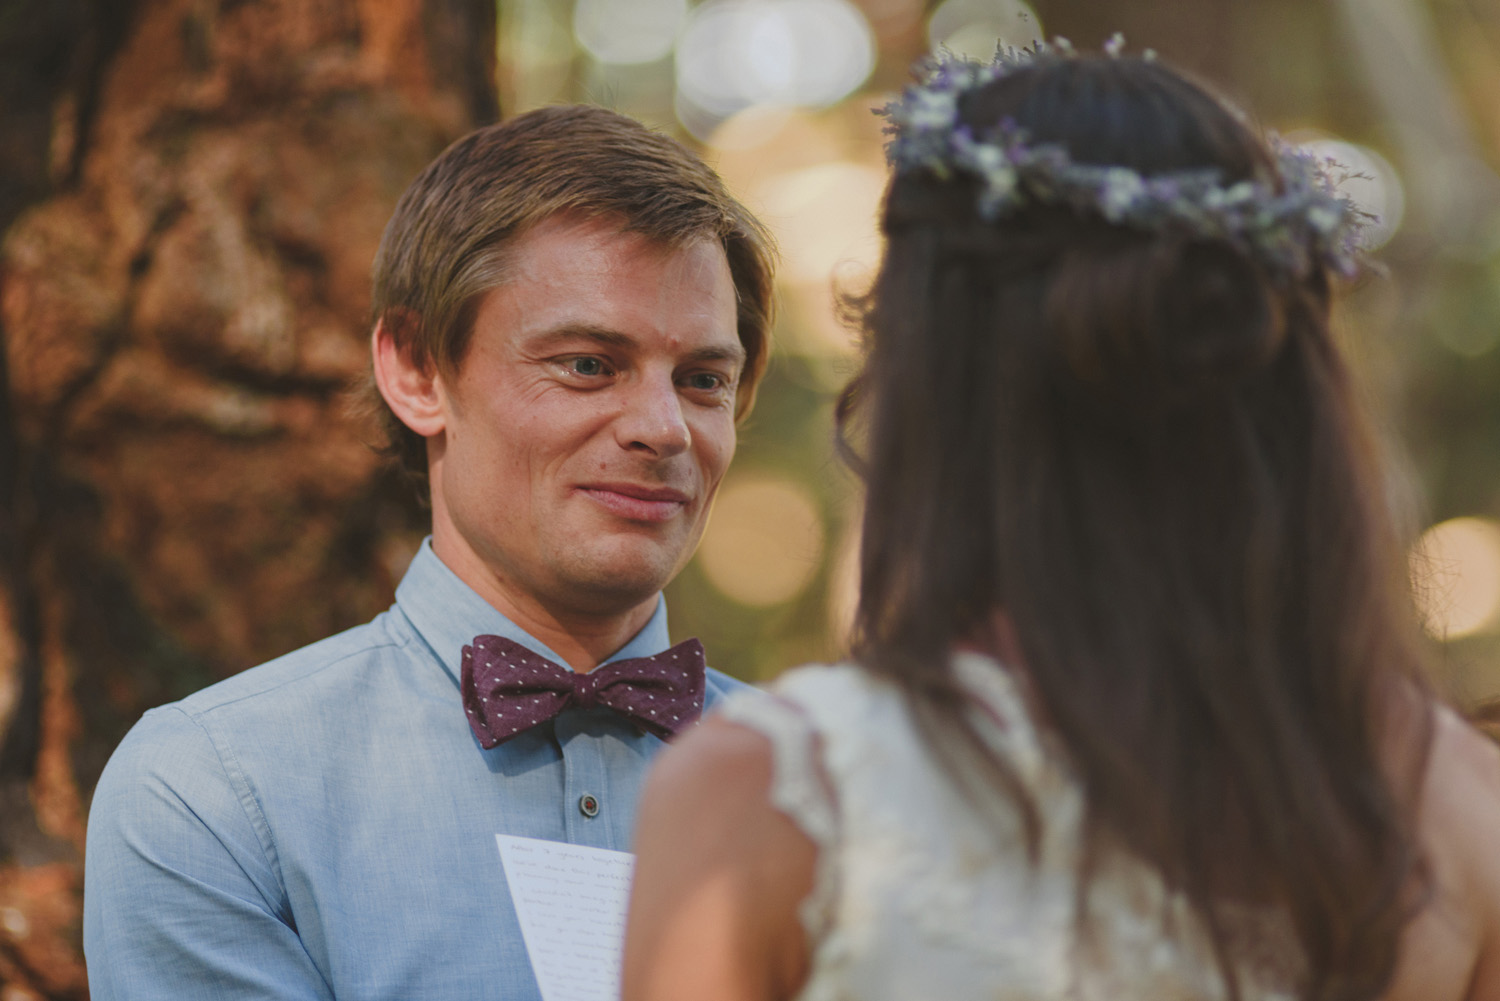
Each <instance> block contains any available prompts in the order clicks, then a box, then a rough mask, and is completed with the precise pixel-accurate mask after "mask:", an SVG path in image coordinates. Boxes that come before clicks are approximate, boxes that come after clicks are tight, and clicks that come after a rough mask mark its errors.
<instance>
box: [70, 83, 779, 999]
mask: <svg viewBox="0 0 1500 1001" xmlns="http://www.w3.org/2000/svg"><path fill="white" fill-rule="evenodd" d="M770 283H771V267H770V258H769V250H768V244H767V241H766V238H765V237H764V234H763V233H762V231H761V229H760V228H759V226H758V224H757V223H756V222H755V221H754V220H753V219H752V218H751V217H750V216H749V214H748V213H747V212H746V211H745V210H744V208H742V207H741V206H740V205H739V204H737V203H736V202H735V201H734V200H733V199H732V198H731V197H730V196H729V195H728V194H727V193H726V191H725V190H724V188H723V186H722V184H721V182H720V181H719V180H718V178H717V177H716V176H715V175H714V174H713V172H712V171H711V170H709V169H708V168H707V167H705V166H704V165H703V164H702V163H701V162H700V161H699V160H697V159H696V158H695V157H693V156H692V154H690V153H688V152H687V151H686V150H685V149H683V148H682V147H681V146H680V145H678V144H677V143H675V142H673V141H672V140H670V139H668V138H666V137H664V136H661V135H658V134H655V133H652V132H650V131H648V130H646V129H645V128H643V127H642V126H640V125H639V124H637V123H635V122H632V121H630V120H629V119H626V118H623V117H621V116H619V115H616V114H614V113H612V112H607V111H603V110H601V109H596V108H580V107H573V108H550V109H546V110H543V111H538V112H533V113H531V114H528V115H523V116H521V117H519V118H517V119H515V120H513V121H511V122H509V123H506V124H503V125H499V126H493V127H490V128H486V129H481V130H479V131H478V132H476V133H474V134H472V135H470V136H468V137H467V138H465V139H463V140H460V141H459V142H458V143H456V144H455V145H454V146H453V147H451V148H450V149H449V150H448V151H447V152H445V153H444V154H443V155H442V156H441V157H439V158H438V160H437V161H435V162H434V163H433V164H432V165H431V166H429V167H428V168H427V170H426V171H425V172H424V173H423V174H422V175H421V176H420V177H419V178H418V179H417V180H416V181H415V182H413V184H412V186H411V188H410V189H409V190H408V191H407V192H406V194H405V195H404V196H403V198H402V200H401V203H400V204H399V205H398V206H397V209H396V212H395V215H394V217H393V218H392V220H391V223H390V225H389V227H388V228H387V230H386V234H385V238H384V240H383V242H382V245H381V250H380V254H379V256H378V257H377V260H376V262H375V293H374V299H375V317H376V323H375V329H374V333H373V336H372V348H373V372H374V379H373V383H374V386H375V387H376V388H377V389H378V393H379V399H380V401H381V403H380V405H381V406H383V407H384V408H385V409H384V412H385V414H386V418H387V423H388V425H389V428H390V430H391V432H392V446H393V451H395V452H397V453H398V454H399V455H400V456H401V457H402V459H403V461H404V463H405V464H406V465H407V467H408V469H410V470H411V471H412V472H413V473H415V474H417V475H419V476H421V477H424V478H425V480H426V483H427V485H428V489H429V492H430V498H431V506H432V535H431V537H430V539H429V540H428V542H426V543H424V544H423V546H422V548H421V550H420V552H419V553H418V554H417V556H416V558H415V559H414V560H413V562H412V565H411V568H410V570H409V571H408V572H407V574H406V577H405V579H404V580H403V581H402V582H401V585H400V587H399V588H398V589H397V592H396V603H395V605H394V606H393V607H392V608H391V610H390V611H388V612H386V613H385V614H383V615H381V616H378V617H377V618H376V619H375V620H374V621H372V622H371V623H369V624H368V625H364V626H360V627H358V628H356V629H353V630H350V631H349V632H346V633H343V634H341V635H339V636H335V637H333V638H331V639H328V640H324V641H323V642H321V643H316V644H313V645H312V646H310V647H307V648H305V649H302V650H298V651H296V652H294V653H292V654H289V655H287V656H285V657H282V658H280V659H279V660H276V661H273V662H271V663H269V664H265V665H263V666H261V667H258V668H255V669H253V670H250V671H246V672H244V673H243V674H240V675H238V676H236V677H234V678H231V679H229V680H227V681H225V682H222V683H220V684H218V685H214V686H213V687H211V688H208V689H206V690H204V691H202V692H199V693H197V694H196V695H193V696H191V697H189V698H187V699H184V700H183V701H181V702H178V703H175V704H172V705H169V706H163V707H161V708H159V709H155V710H152V711H151V712H149V713H147V714H146V716H145V717H144V718H143V719H142V720H141V722H140V723H138V724H137V725H136V727H135V728H134V729H133V730H132V731H131V732H130V734H129V735H128V736H127V737H126V738H125V741H124V742H123V743H122V744H121V746H120V748H119V750H117V751H116V753H115V755H114V757H113V758H112V759H111V761H110V763H109V766H108V767H107V768H106V770H105V772H104V775H103V777H102V778H101V780H100V782H99V786H98V790H97V792H96V793H95V797H94V801H93V807H92V811H91V816H90V823H89V842H88V858H87V869H86V876H85V900H84V948H85V953H86V955H87V958H88V962H89V977H90V986H91V988H92V995H93V997H94V998H95V1001H114V999H118V998H188V997H192V998H208V997H211V998H252V997H253V998H262V999H264V998H276V999H293V998H295V999H303V998H350V999H352V998H359V999H393V1001H394V999H413V998H423V999H438V1001H445V999H460V998H461V999H465V1001H469V999H473V998H480V997H484V998H506V999H511V998H522V999H530V998H536V997H537V996H538V994H537V988H536V984H535V981H534V979H533V977H532V973H531V969H530V966H529V963H528V960H527V957H526V953H525V949H524V946H523V944H522V940H521V935H520V932H519V928H518V925H517V923H516V917H515V913H514V911H513V909H512V906H511V903H510V899H509V896H508V893H507V890H506V886H505V880H504V876H503V871H502V869H501V866H500V858H499V853H498V850H497V848H496V844H495V835H496V834H497V833H504V834H515V835H522V836H528V837H536V838H547V839H551V840H558V841H569V842H573V843H576V844H584V845H591V846H595V847H602V848H613V849H626V848H628V847H629V844H630V836H631V828H632V823H633V819H634V804H635V798H636V793H637V789H638V787H639V785H640V783H641V780H642V777H643V775H644V772H645V769H646V766H647V764H648V762H649V760H650V758H651V757H652V755H653V754H654V753H655V752H656V751H657V750H658V749H659V748H660V747H661V746H662V739H661V738H662V737H663V736H669V735H670V734H671V732H672V731H673V730H675V729H676V728H679V727H681V726H684V725H687V724H688V723H689V722H690V720H691V719H692V718H693V717H694V716H695V714H696V711H697V706H698V703H699V701H700V700H701V699H702V698H703V696H704V687H705V682H704V680H703V676H702V675H701V674H696V673H695V671H694V669H693V667H692V665H691V663H690V660H691V655H692V650H691V649H690V646H691V645H690V644H685V645H684V647H680V648H673V650H671V651H667V647H668V645H669V641H668V638H667V623H666V611H665V607H664V605H663V603H662V600H661V596H660V591H661V588H662V586H663V585H664V584H666V582H667V581H668V580H670V579H671V578H672V576H673V575H674V574H676V573H677V572H678V571H679V570H680V569H681V568H682V566H683V565H684V564H685V563H686V561H687V560H688V558H689V557H690V556H691V554H692V551H693V548H694V546H695V545H696V544H697V541H698V539H699V536H700V535H701V533H702V531H703V527H704V524H705V521H706V519H707V517H708V510H709V506H710V504H711V502H712V500H713V496H714V491H715V489H716V488H717V486H718V484H719V481H720V478H721V477H722V476H723V473H724V470H725V467H726V466H727V465H728V463H729V460H730V458H731V456H732V455H733V452H734V445H735V423H736V421H737V419H738V418H740V417H743V416H744V414H745V413H746V412H747V411H748V409H749V407H750V404H751V401H752V398H753V395H754V390H755V385H756V382H757V380H758V379H759V377H760V375H761V373H762V372H763V371H764V367H765V350H766V338H767V330H768V326H769V322H770ZM511 643H514V644H517V645H516V646H511V645H508V644H511ZM664 651H667V652H664ZM657 654H661V655H662V656H661V657H660V658H659V659H658V660H656V661H654V662H648V663H644V664H640V663H625V662H626V661H634V659H635V658H642V657H647V656H651V655H657ZM540 658H545V660H542V659H540ZM549 662H550V663H549ZM601 665H602V666H601ZM682 665H687V666H682ZM569 668H571V669H572V672H578V673H577V674H574V673H571V672H570V671H569V670H568V669H569ZM596 668H597V669H598V670H597V671H595V669H596ZM514 672H520V675H521V676H522V678H523V680H522V681H521V682H515V681H514V680H513V679H514V678H515V677H517V675H516V674H515V673H514ZM584 672H594V673H592V674H585V673H584ZM734 685H735V683H734V682H732V681H731V680H730V679H728V678H726V677H724V676H722V675H719V674H717V673H715V672H711V671H710V672H708V675H707V680H706V699H707V702H708V704H710V705H711V704H712V703H713V702H714V701H715V700H716V699H718V698H720V697H722V696H723V695H724V694H725V693H726V692H727V691H729V690H730V689H731V688H732V687H733V686H734ZM575 689H576V691H575ZM559 708H561V710H562V711H561V712H558V711H557V710H558V709H559ZM667 716H673V717H676V718H675V719H672V720H669V719H667V718H666V717H667Z"/></svg>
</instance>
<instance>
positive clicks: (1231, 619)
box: [841, 53, 1415, 997]
mask: <svg viewBox="0 0 1500 1001" xmlns="http://www.w3.org/2000/svg"><path fill="white" fill-rule="evenodd" d="M990 76H993V79H990V78H989V77H990ZM892 119H893V122H894V125H895V139H894V142H893V146H892V152H893V159H894V160H895V162H896V165H897V172H896V176H895V177H894V178H893V180H892V183H891V187H890V190H889V192H888V195H887V199H886V203H885V207H884V219H883V223H884V228H885V231H886V236H887V254H886V258H885V261H884V263H883V266H882V269H881V272H880V275H879V277H878V279H877V282H876V285H875V287H874V288H873V289H872V290H871V292H870V293H869V296H868V298H867V299H866V300H865V302H864V307H865V323H866V327H867V336H868V351H869V354H868V359H867V363H866V367H865V370H864V372H863V373H862V375H861V377H860V379H859V380H858V381H857V383H856V384H855V386H854V387H852V388H851V392H850V393H849V394H848V395H846V398H845V400H844V401H843V402H844V406H843V407H842V411H841V412H842V414H843V416H844V417H845V418H847V419H851V420H852V419H854V418H856V417H857V418H858V419H859V420H860V421H861V422H862V424H863V429H864V439H865V446H864V453H865V455H864V460H863V465H864V467H865V474H866V480H867V487H868V499H867V510H866V520H865V541H864V548H863V553H862V584H861V604H860V611H859V617H858V620H857V640H856V652H857V654H858V656H859V657H860V659H861V660H862V661H863V662H864V663H866V664H867V665H868V666H870V667H871V668H872V669H873V670H876V671H878V672H880V673H884V674H887V675H889V676H890V677H892V678H894V679H895V680H897V681H898V683H900V684H902V685H903V686H904V687H905V689H906V690H907V692H908V693H909V696H910V698H911V700H912V702H913V705H914V707H915V708H916V710H917V715H918V718H919V719H920V720H926V721H927V725H928V727H929V732H930V733H931V734H933V735H937V734H939V733H940V732H947V733H949V734H950V735H951V734H956V736H947V737H944V736H935V742H936V743H937V744H938V745H939V750H940V751H942V752H943V753H945V754H948V755H950V756H953V757H957V756H962V755H963V754H964V753H966V751H977V750H978V748H979V745H978V744H977V743H975V742H974V741H973V739H972V735H971V734H969V733H968V731H967V730H966V728H965V727H964V726H963V725H962V724H961V723H960V724H959V725H957V726H953V725H951V724H953V723H954V722H955V721H957V720H958V719H959V717H960V715H961V714H960V713H958V711H957V709H956V707H957V706H958V705H959V704H960V703H961V697H960V696H959V695H958V694H957V693H956V689H955V687H954V685H953V682H952V679H951V676H950V675H949V674H948V671H947V667H946V653H947V651H949V650H950V649H951V648H952V647H953V646H954V645H955V644H961V643H965V642H980V643H987V642H988V643H993V642H994V638H995V636H996V635H997V633H996V630H997V623H998V622H1004V623H1005V624H1006V625H1007V626H1008V627H1009V628H1010V629H1012V630H1013V635H1014V638H1015V642H1016V646H1017V648H1018V653H1019V658H1020V660H1021V662H1022V663H1021V664H1020V665H1018V667H1019V668H1020V669H1022V670H1023V671H1024V672H1025V673H1026V675H1027V676H1028V677H1029V679H1030V680H1031V683H1032V688H1033V689H1034V690H1035V692H1036V694H1037V696H1038V699H1039V701H1040V703H1041V706H1040V708H1041V709H1042V711H1043V712H1044V713H1045V714H1046V716H1047V718H1048V719H1049V721H1050V722H1051V723H1052V725H1053V726H1054V728H1055V729H1056V730H1057V732H1058V733H1059V735H1060V736H1061V738H1062V740H1063V742H1064V744H1065V746H1067V747H1068V748H1069V750H1070V752H1071V754H1072V756H1073V759H1074V764H1075V766H1076V768H1077V770H1078V772H1079V774H1080V777H1081V778H1082V780H1083V782H1084V784H1085V788H1086V792H1087V795H1088V801H1089V817H1090V821H1089V830H1090V832H1091V834H1093V835H1098V834H1100V833H1105V832H1107V833H1108V834H1110V835H1111V836H1112V837H1116V838H1120V839H1122V840H1123V841H1124V843H1126V844H1127V845H1129V846H1130V847H1131V848H1132V849H1133V850H1135V851H1136V852H1137V853H1138V854H1140V855H1142V856H1144V857H1145V858H1146V859H1147V860H1148V861H1149V862H1151V863H1152V864H1154V865H1155V866H1157V867H1158V868H1160V869H1161V870H1162V871H1163V873H1164V875H1165V876H1166V877H1167V878H1168V880H1169V881H1170V882H1171V883H1173V884H1174V885H1175V886H1177V887H1179V888H1180V889H1182V890H1184V892H1186V893H1187V895H1188V897H1189V899H1190V900H1192V902H1193V903H1194V904H1195V905H1196V906H1198V908H1199V910H1200V912H1202V913H1203V914H1204V916H1205V918H1206V919H1207V920H1208V922H1209V925H1210V930H1211V931H1213V932H1214V939H1215V943H1216V946H1218V947H1219V948H1220V950H1221V957H1228V958H1230V959H1233V958H1234V957H1235V956H1236V955H1237V952H1236V948H1235V946H1234V942H1233V934H1232V931H1231V930H1228V929H1227V928H1220V927H1219V926H1220V925H1221V924H1222V922H1221V919H1220V915H1219V912H1218V911H1217V910H1216V908H1217V907H1218V904H1216V903H1215V901H1224V900H1228V899H1235V898H1243V897H1252V898H1253V897H1256V896H1258V895H1259V894H1266V895H1267V896H1268V897H1269V898H1271V899H1274V900H1275V902H1276V903H1278V904H1280V905H1284V906H1286V907H1287V908H1288V910H1289V911H1290V913H1291V914H1292V916H1293V918H1294V920H1295V923H1296V926H1297V932H1298V937H1299V939H1300V941H1301V944H1302V946H1303V951H1304V952H1305V953H1306V954H1307V956H1306V959H1307V967H1308V969H1307V971H1306V973H1305V979H1304V975H1299V979H1304V982H1305V985H1306V986H1308V987H1309V989H1310V990H1312V991H1313V995H1314V996H1319V997H1323V996H1335V994H1330V993H1328V992H1329V991H1334V992H1335V993H1336V991H1337V990H1341V989H1343V988H1345V987H1350V986H1352V987H1354V988H1355V989H1356V992H1357V993H1356V994H1354V995H1350V996H1363V993H1359V992H1363V991H1365V990H1366V988H1367V987H1369V986H1371V985H1376V984H1378V983H1379V982H1380V981H1381V980H1382V978H1383V977H1384V976H1386V974H1387V973H1388V970H1389V966H1388V963H1387V962H1386V960H1385V958H1381V957H1380V954H1379V953H1378V952H1376V951H1375V950H1376V949H1378V948H1385V947H1388V946H1389V945H1390V944H1391V938H1390V936H1391V935H1392V934H1393V933H1394V932H1393V931H1392V929H1394V928H1397V927H1399V923H1400V916H1401V915H1403V914H1404V913H1405V911H1404V902H1405V901H1404V897H1403V896H1402V891H1403V890H1404V887H1405V885H1406V881H1407V877H1408V870H1409V868H1410V866H1411V864H1412V856H1411V853H1410V851H1409V850H1408V848H1409V845H1408V841H1407V839H1406V834H1405V827H1404V822H1403V820H1402V814H1401V813H1400V811H1399V810H1398V809H1397V806H1396V801H1395V799H1394V796H1393V794H1391V793H1390V792H1389V785H1388V783H1386V782H1384V781H1383V780H1382V779H1381V776H1380V775H1378V774H1376V773H1375V769H1377V767H1378V766H1377V763H1376V762H1375V740H1376V735H1375V734H1374V731H1375V730H1376V729H1378V725H1379V724H1378V720H1377V719H1376V717H1377V716H1378V708H1377V707H1376V705H1375V703H1376V702H1378V701H1379V700H1380V699H1381V698H1382V697H1383V692H1384V691H1385V683H1386V682H1387V681H1389V680H1390V679H1391V678H1393V677H1396V676H1403V675H1405V674H1406V673H1407V672H1408V671H1409V670H1410V668H1411V666H1412V664H1413V663H1414V659H1415V658H1414V655H1413V654H1412V650H1413V646H1412V642H1411V639H1410V637H1409V636H1408V634H1407V631H1406V628H1405V624H1406V622H1407V621H1409V616H1407V615H1406V614H1405V610H1404V608H1403V606H1402V605H1401V602H1402V600H1403V595H1402V592H1401V590H1400V581H1399V575H1398V572H1397V571H1398V566H1397V561H1396V560H1395V559H1394V555H1395V550H1394V546H1393V542H1392V539H1391V538H1390V533H1389V528H1388V518H1387V517H1386V514H1385V512H1384V510H1383V507H1382V497H1383V492H1382V491H1381V490H1380V488H1379V483H1378V481H1376V480H1375V479H1374V475H1373V466H1372V463H1371V457H1370V455H1369V454H1368V453H1369V449H1368V442H1367V440H1366V435H1365V433H1364V428H1363V424H1362V423H1361V419H1360V417H1359V415H1358V413H1357V409H1356V407H1355V406H1354V404H1353V401H1352V397H1351V392H1350V389H1349V386H1348V382H1347V377H1346V373H1345V369H1344V366H1343V363H1342V361H1341V359H1340V357H1339V355H1338V352H1337V351H1336V350H1335V348H1334V346H1333V345H1332V343H1331V342H1330V339H1329V335H1328V327H1327V324H1328V309H1329V277H1330V268H1335V269H1341V268H1342V267H1343V266H1344V265H1345V264H1346V263H1347V261H1348V257H1347V249H1348V248H1347V246H1346V237H1347V236H1348V234H1349V231H1350V229H1351V223H1352V217H1351V216H1350V215H1349V213H1350V212H1351V211H1352V210H1351V209H1350V208H1349V207H1348V206H1344V205H1342V204H1341V203H1339V202H1338V200H1337V199H1336V198H1334V197H1333V196H1332V195H1330V194H1328V193H1327V192H1326V191H1323V190H1322V189H1321V188H1319V187H1318V185H1317V184H1316V182H1315V181H1313V182H1310V181H1309V177H1308V176H1305V175H1303V174H1302V173H1299V171H1300V170H1301V169H1302V167H1304V166H1306V165H1305V164H1304V163H1303V162H1302V161H1299V160H1297V159H1296V158H1295V157H1288V156H1284V155H1280V154H1278V152H1277V151H1276V150H1274V149H1273V148H1272V147H1271V146H1269V145H1268V144H1267V143H1266V142H1265V140H1264V139H1263V138H1262V137H1260V136H1259V135H1258V134H1257V133H1256V132H1255V131H1254V130H1253V129H1251V128H1250V127H1249V126H1248V125H1246V124H1245V122H1244V121H1243V119H1242V117H1241V116H1239V115H1238V114H1236V113H1235V112H1234V111H1232V110H1231V109H1230V108H1228V107H1227V106H1226V105H1225V104H1223V103H1222V102H1220V101H1219V100H1218V99H1217V98H1215V97H1214V96H1212V95H1211V94H1210V93H1208V92H1207V91H1206V90H1205V89H1204V88H1202V87H1200V86H1199V85H1197V84H1195V83H1194V82H1192V81H1190V80H1188V79H1186V78H1185V77H1183V76H1182V75H1181V74H1179V73H1177V72H1175V71H1173V70H1172V69H1170V68H1168V67H1166V66H1164V65H1162V64H1160V63H1158V62H1156V61H1154V60H1151V59H1142V58H1124V57H1114V56H1105V57H1099V58H1086V57H1075V56H1072V55H1071V54H1068V53H1062V54H1058V53H1044V54H1043V55H1041V56H1040V57H1038V58H1036V59H1031V60H1027V59H1020V60H1015V61H1013V62H1010V63H1007V64H1006V65H1004V66H1002V67H1001V68H1000V69H999V70H993V71H992V70H981V69H979V68H977V67H974V66H972V65H971V66H967V67H964V66H958V67H955V66H953V65H951V64H950V65H949V66H947V67H944V68H939V69H938V70H937V71H935V73H934V74H933V75H932V77H930V79H929V83H928V86H927V87H926V88H924V89H921V90H917V91H914V92H912V93H909V94H908V96H907V98H906V100H905V102H904V104H903V105H898V106H897V107H896V108H895V109H894V111H893V113H892ZM1340 213H1342V214H1340ZM945 727H946V731H945ZM991 764H992V765H993V764H995V763H994V762H991ZM992 775H993V777H994V778H995V780H996V783H997V784H998V785H999V786H1000V787H1003V788H1004V789H1006V790H1008V791H1010V792H1011V793H1012V794H1013V795H1016V796H1017V797H1018V798H1019V799H1021V800H1023V801H1024V799H1025V797H1024V793H1023V791H1022V790H1020V787H1019V786H1018V785H1017V784H1016V782H1015V780H1014V777H1013V776H1010V775H1008V774H1007V773H1006V769H1005V768H1004V765H1003V763H1000V764H998V765H997V766H996V767H995V768H993V769H992ZM1371 777H1373V778H1374V782H1373V783H1371V782H1368V781H1364V780H1365V779H1368V778H1371ZM1350 781H1354V782H1355V787H1354V788H1352V789H1351V788H1350V785H1349V783H1350ZM1372 790H1373V791H1372ZM1024 806H1025V804H1024V802H1023V807H1024ZM1293 845H1295V850H1294V849H1293V847H1291V846H1293ZM1315 868H1319V869H1321V871H1320V873H1319V875H1318V876H1317V878H1316V879H1314V878H1313V877H1312V875H1311V873H1312V870H1313V869H1315ZM1372 928H1373V929H1374V930H1373V932H1372V930H1371V929H1372ZM1221 932H1222V934H1221ZM1372 957H1376V958H1375V959H1372ZM1350 977H1352V978H1353V979H1352V980H1351V979H1349V978H1350ZM1336 996H1344V995H1342V994H1337V995H1336Z"/></svg>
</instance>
